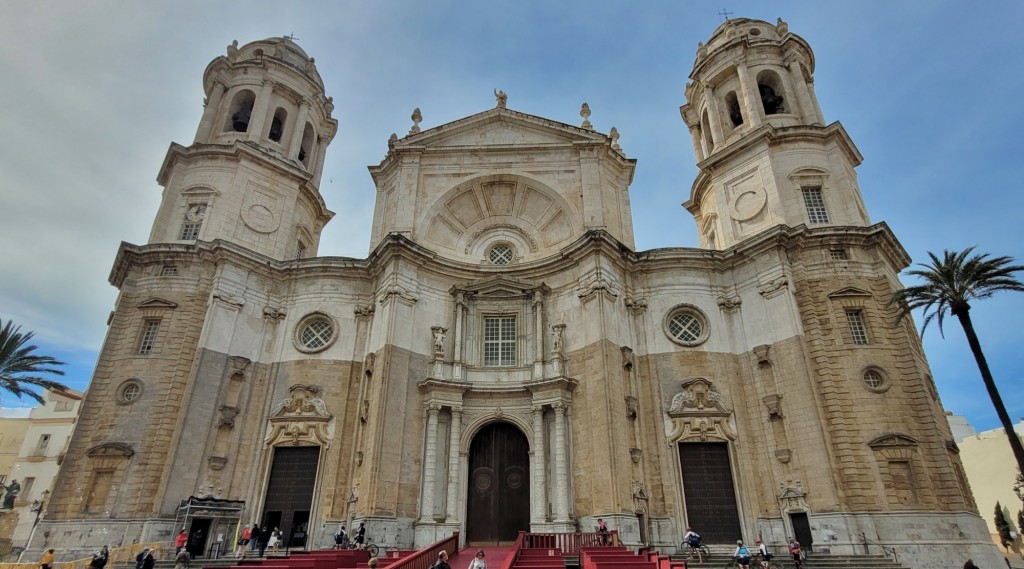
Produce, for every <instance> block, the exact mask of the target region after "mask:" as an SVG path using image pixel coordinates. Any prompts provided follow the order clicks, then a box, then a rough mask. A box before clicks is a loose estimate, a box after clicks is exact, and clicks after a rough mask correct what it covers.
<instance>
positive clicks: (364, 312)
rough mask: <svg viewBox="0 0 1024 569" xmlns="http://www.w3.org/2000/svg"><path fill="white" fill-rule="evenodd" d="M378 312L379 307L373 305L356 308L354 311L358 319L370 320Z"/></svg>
mask: <svg viewBox="0 0 1024 569" xmlns="http://www.w3.org/2000/svg"><path fill="white" fill-rule="evenodd" d="M376 311H377V307H376V306H374V305H373V304H366V305H360V306H356V307H355V309H354V312H355V315H356V317H358V318H369V317H370V316H373V313H374V312H376Z"/></svg>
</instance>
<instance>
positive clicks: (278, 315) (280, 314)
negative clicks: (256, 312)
mask: <svg viewBox="0 0 1024 569" xmlns="http://www.w3.org/2000/svg"><path fill="white" fill-rule="evenodd" d="M287 314H288V312H287V311H285V309H284V308H281V307H280V306H264V307H263V317H264V318H266V319H267V320H282V319H284V317H285V316H287Z"/></svg>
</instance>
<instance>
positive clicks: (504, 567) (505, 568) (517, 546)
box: [498, 531, 527, 569]
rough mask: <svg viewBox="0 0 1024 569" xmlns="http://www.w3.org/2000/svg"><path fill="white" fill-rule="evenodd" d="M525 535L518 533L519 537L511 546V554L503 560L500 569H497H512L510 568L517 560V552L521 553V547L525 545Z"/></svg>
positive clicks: (524, 533)
mask: <svg viewBox="0 0 1024 569" xmlns="http://www.w3.org/2000/svg"><path fill="white" fill-rule="evenodd" d="M526 535H527V534H526V532H525V531H521V532H519V537H517V538H516V542H515V543H513V544H512V553H511V554H509V556H508V557H506V558H505V561H504V562H502V564H501V567H498V569H512V566H513V565H515V564H516V561H518V560H519V552H520V551H522V549H523V545H525V544H526Z"/></svg>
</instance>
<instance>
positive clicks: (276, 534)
mask: <svg viewBox="0 0 1024 569" xmlns="http://www.w3.org/2000/svg"><path fill="white" fill-rule="evenodd" d="M283 542H284V535H283V534H282V533H281V530H280V529H279V528H276V527H275V528H274V529H270V526H266V527H264V528H262V529H260V525H259V524H256V523H254V524H252V527H249V526H248V525H246V526H245V527H244V528H242V535H241V537H239V538H238V543H237V546H238V548H237V549H236V550H235V557H238V558H239V559H241V558H242V557H243V556H244V555H245V551H246V549H248V550H249V551H259V552H260V557H263V555H264V554H265V553H266V551H267V549H268V548H269V549H270V550H271V551H279V550H280V548H281V544H282V543H283Z"/></svg>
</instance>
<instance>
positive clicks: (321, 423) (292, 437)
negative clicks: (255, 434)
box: [264, 383, 334, 448]
mask: <svg viewBox="0 0 1024 569" xmlns="http://www.w3.org/2000/svg"><path fill="white" fill-rule="evenodd" d="M288 393H289V397H288V398H286V399H284V400H282V401H281V402H280V403H278V404H277V406H275V407H274V410H273V411H271V412H270V419H269V420H268V422H269V429H268V434H267V438H266V439H265V440H264V442H265V443H266V444H267V445H269V446H281V445H292V446H300V445H320V446H323V447H325V448H326V447H327V446H328V443H329V442H330V440H331V436H330V432H329V429H328V427H329V423H330V422H331V420H332V419H333V418H334V415H331V413H330V412H328V411H327V404H326V403H324V400H323V399H321V398H320V388H319V387H316V386H313V385H303V384H301V383H297V384H295V385H293V386H291V387H289V388H288Z"/></svg>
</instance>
